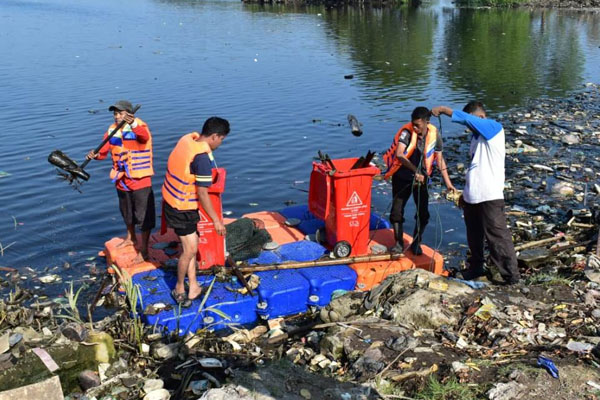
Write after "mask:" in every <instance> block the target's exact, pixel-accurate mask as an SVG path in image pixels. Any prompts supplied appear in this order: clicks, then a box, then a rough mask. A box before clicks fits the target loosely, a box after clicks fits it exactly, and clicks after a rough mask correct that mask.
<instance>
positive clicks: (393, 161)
mask: <svg viewBox="0 0 600 400" xmlns="http://www.w3.org/2000/svg"><path fill="white" fill-rule="evenodd" d="M403 131H408V132H410V143H409V144H408V146H407V147H406V149H405V150H404V156H405V157H406V158H410V156H411V155H412V154H413V152H414V151H415V149H416V148H417V139H418V135H417V133H416V132H415V131H414V129H413V124H412V122H409V123H408V124H406V125H404V126H403V127H402V128H400V129H399V130H398V132H396V135H395V136H394V141H393V142H392V145H391V146H390V148H389V149H387V151H386V152H385V153H384V154H383V160H384V161H385V163H386V166H387V171H386V172H385V175H384V178H385V179H388V178H390V177H391V176H392V175H394V173H396V171H398V169H400V167H402V162H401V161H400V159H398V157H396V150H397V149H398V143H399V142H400V135H401V134H402V132H403ZM436 142H437V128H436V127H435V126H433V125H431V124H427V134H426V136H425V151H424V152H423V162H424V163H425V170H426V171H427V176H431V172H433V164H434V162H435V143H436Z"/></svg>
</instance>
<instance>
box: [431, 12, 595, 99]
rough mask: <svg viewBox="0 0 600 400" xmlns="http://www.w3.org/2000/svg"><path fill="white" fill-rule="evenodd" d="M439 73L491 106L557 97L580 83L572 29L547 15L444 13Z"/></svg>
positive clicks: (576, 38) (565, 21)
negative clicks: (536, 98)
mask: <svg viewBox="0 0 600 400" xmlns="http://www.w3.org/2000/svg"><path fill="white" fill-rule="evenodd" d="M445 15H446V16H447V19H446V21H447V22H446V31H445V39H444V47H445V49H444V55H445V60H444V61H446V59H447V62H444V63H442V64H441V71H442V73H443V74H444V76H446V77H447V79H448V81H449V82H451V85H452V89H466V90H468V91H469V92H470V93H472V94H473V95H475V96H478V97H481V98H483V99H484V101H485V102H486V103H487V104H488V105H489V106H490V107H491V108H503V107H506V106H511V105H516V104H521V103H523V101H524V100H525V99H527V98H534V97H539V96H543V95H561V94H564V93H565V92H566V91H569V90H572V89H574V88H575V87H576V86H577V84H578V83H579V82H580V81H581V73H582V62H581V61H582V60H581V58H582V57H583V54H582V51H581V46H580V43H579V33H578V29H577V26H576V25H575V24H573V23H572V21H571V20H570V18H569V17H567V16H563V15H559V14H557V13H556V12H552V11H541V12H533V13H532V12H529V11H515V10H451V11H450V12H447V13H445Z"/></svg>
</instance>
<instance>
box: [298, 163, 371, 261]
mask: <svg viewBox="0 0 600 400" xmlns="http://www.w3.org/2000/svg"><path fill="white" fill-rule="evenodd" d="M357 160H358V158H343V159H337V160H332V164H333V168H332V165H331V164H325V163H319V162H313V170H312V173H311V174H310V186H309V191H308V192H309V193H308V209H309V211H310V212H312V213H313V214H314V215H315V216H316V217H317V218H319V219H321V220H323V221H325V235H326V239H327V244H328V245H329V246H330V247H332V248H333V253H334V254H335V256H336V257H347V256H354V255H360V254H366V253H367V252H368V242H369V221H370V218H371V185H372V183H373V177H374V176H375V175H377V174H379V173H380V170H379V168H377V167H373V166H371V165H369V166H367V167H365V168H356V169H351V168H352V167H353V166H354V165H355V163H356V162H357Z"/></svg>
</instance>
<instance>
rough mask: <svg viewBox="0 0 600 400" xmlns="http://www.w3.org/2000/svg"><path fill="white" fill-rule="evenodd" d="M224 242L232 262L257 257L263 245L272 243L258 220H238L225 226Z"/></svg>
mask: <svg viewBox="0 0 600 400" xmlns="http://www.w3.org/2000/svg"><path fill="white" fill-rule="evenodd" d="M225 228H226V229H227V236H225V242H226V245H227V251H228V252H229V254H230V255H231V257H232V258H233V260H234V261H243V260H247V259H249V258H252V257H258V255H259V254H260V252H261V251H262V249H263V245H264V244H265V243H268V242H270V241H272V239H271V235H269V232H267V231H266V230H265V229H264V224H263V223H262V221H260V220H253V219H250V218H240V219H238V220H236V221H234V222H232V223H231V224H229V225H226V226H225Z"/></svg>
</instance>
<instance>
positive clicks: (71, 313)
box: [56, 282, 86, 324]
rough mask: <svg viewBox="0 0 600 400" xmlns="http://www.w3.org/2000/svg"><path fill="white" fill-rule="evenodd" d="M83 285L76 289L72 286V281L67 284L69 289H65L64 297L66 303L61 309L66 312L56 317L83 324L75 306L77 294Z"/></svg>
mask: <svg viewBox="0 0 600 400" xmlns="http://www.w3.org/2000/svg"><path fill="white" fill-rule="evenodd" d="M85 287H86V286H85V285H81V287H80V288H79V289H77V291H75V290H74V288H73V282H71V283H70V284H69V289H65V298H66V299H67V304H66V305H64V304H63V305H62V308H61V311H64V312H65V313H66V314H62V313H61V314H58V315H57V316H56V317H57V318H63V319H68V320H70V321H74V322H77V323H79V324H83V320H82V319H81V316H80V315H79V309H78V308H77V302H78V300H79V295H80V294H81V291H82V290H83V289H84V288H85Z"/></svg>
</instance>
